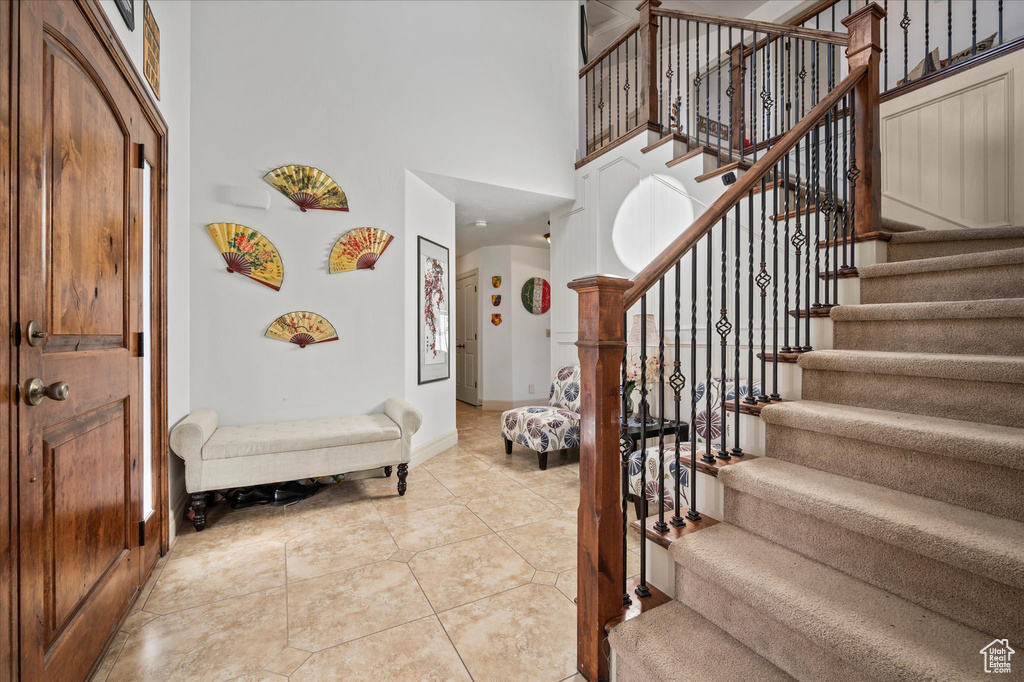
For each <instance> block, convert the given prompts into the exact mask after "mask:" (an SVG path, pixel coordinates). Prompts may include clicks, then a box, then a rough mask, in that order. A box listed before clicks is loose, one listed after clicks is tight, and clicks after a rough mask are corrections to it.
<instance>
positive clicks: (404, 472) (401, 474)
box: [398, 464, 409, 497]
mask: <svg viewBox="0 0 1024 682" xmlns="http://www.w3.org/2000/svg"><path fill="white" fill-rule="evenodd" d="M408 475H409V465H408V464H399V465H398V495H399V497H401V496H402V495H404V494H405V489H406V488H407V487H408V486H407V485H406V483H405V477H406V476H408Z"/></svg>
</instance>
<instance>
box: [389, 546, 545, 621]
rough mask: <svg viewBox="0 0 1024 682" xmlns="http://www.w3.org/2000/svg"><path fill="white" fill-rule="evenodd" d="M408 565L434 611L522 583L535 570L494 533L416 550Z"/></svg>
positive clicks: (526, 580)
mask: <svg viewBox="0 0 1024 682" xmlns="http://www.w3.org/2000/svg"><path fill="white" fill-rule="evenodd" d="M409 568H411V569H412V572H413V574H415V576H416V580H417V581H419V584H420V587H421V588H422V589H423V592H424V593H425V594H426V595H427V599H429V600H430V604H431V606H433V607H434V611H435V612H440V611H444V610H446V609H450V608H453V607H455V606H460V605H462V604H466V603H468V602H471V601H473V600H475V599H480V598H482V597H487V596H490V595H492V594H496V593H498V592H502V591H504V590H508V589H511V588H513V587H517V586H519V585H525V584H526V583H528V582H530V579H531V578H532V577H533V573H534V570H533V567H532V566H530V564H528V563H527V562H526V561H524V560H523V558H522V557H521V556H519V555H518V554H516V552H515V551H514V550H513V549H512V548H511V547H509V546H508V545H507V544H505V543H504V542H503V541H502V540H501V538H499V537H498V536H497V535H494V534H491V535H484V536H482V537H478V538H473V539H471V540H463V541H462V542H456V543H455V544H452V545H445V546H444V547H436V548H434V549H428V550H426V551H423V552H419V553H418V554H417V555H416V556H415V557H413V558H412V559H411V560H410V561H409Z"/></svg>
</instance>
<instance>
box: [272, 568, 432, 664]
mask: <svg viewBox="0 0 1024 682" xmlns="http://www.w3.org/2000/svg"><path fill="white" fill-rule="evenodd" d="M430 613H431V609H430V603H429V602H427V598H426V597H425V596H423V592H422V590H420V587H419V585H418V584H417V583H416V578H414V577H413V574H412V571H410V570H409V566H408V564H401V563H398V562H396V561H381V562H379V563H376V564H370V565H368V566H361V567H359V568H353V569H350V570H348V571H341V572H339V573H331V574H330V575H325V576H321V577H319V578H313V579H312V580H304V581H302V582H297V583H289V585H288V644H289V646H291V647H294V648H296V649H303V650H306V651H320V650H322V649H326V648H328V647H332V646H335V645H336V644H341V643H343V642H348V641H350V640H353V639H356V638H358V637H363V636H365V635H369V634H372V633H374V632H380V631H381V630H386V629H388V628H392V627H394V626H396V625H402V624H403V623H408V622H409V621H412V620H416V619H418V618H423V617H425V616H428V615H430Z"/></svg>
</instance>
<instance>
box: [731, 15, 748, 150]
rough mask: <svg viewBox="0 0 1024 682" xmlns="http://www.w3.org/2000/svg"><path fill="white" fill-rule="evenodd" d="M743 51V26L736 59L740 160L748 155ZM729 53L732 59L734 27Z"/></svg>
mask: <svg viewBox="0 0 1024 682" xmlns="http://www.w3.org/2000/svg"><path fill="white" fill-rule="evenodd" d="M743 53H744V49H743V29H742V28H741V29H740V45H739V56H738V57H737V59H736V71H737V73H738V75H739V77H740V87H739V92H740V106H739V116H737V118H738V119H739V124H740V137H739V142H740V161H743V160H745V159H746V157H747V139H746V131H745V130H744V129H743V128H744V126H743V124H744V123H745V121H746V118H747V117H746V111H745V110H744V109H743V95H744V93H745V92H746V88H745V87H744V85H743V76H744V74H745V73H746V63H747V62H746V60H745V59H744V58H743ZM729 55H730V61H731V59H732V56H731V55H732V29H731V28H730V29H729ZM729 73H732V69H729ZM730 105H731V103H730ZM730 109H731V106H730ZM729 137H730V139H731V138H732V129H731V128H730V130H729ZM730 144H731V143H730Z"/></svg>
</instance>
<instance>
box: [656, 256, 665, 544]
mask: <svg viewBox="0 0 1024 682" xmlns="http://www.w3.org/2000/svg"><path fill="white" fill-rule="evenodd" d="M654 530H656V531H658V532H659V533H664V532H667V531H668V524H667V523H665V277H664V276H662V278H661V279H660V280H658V520H657V521H655V522H654Z"/></svg>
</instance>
